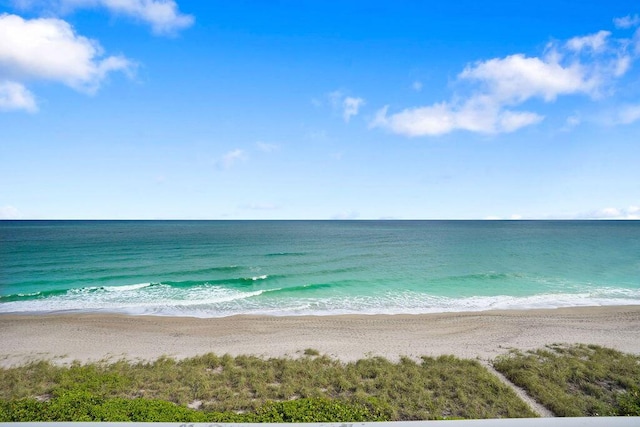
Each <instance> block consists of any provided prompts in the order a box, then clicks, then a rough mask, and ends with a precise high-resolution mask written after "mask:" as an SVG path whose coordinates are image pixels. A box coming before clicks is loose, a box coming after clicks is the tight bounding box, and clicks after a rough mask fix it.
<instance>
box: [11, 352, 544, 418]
mask: <svg viewBox="0 0 640 427" xmlns="http://www.w3.org/2000/svg"><path fill="white" fill-rule="evenodd" d="M304 353H305V355H304V356H303V357H301V358H299V359H266V360H265V359H261V358H258V357H252V356H238V357H232V356H229V355H225V356H217V355H215V354H207V355H204V356H200V357H194V358H190V359H185V360H181V361H176V360H173V359H170V358H161V359H159V360H157V361H155V362H153V363H131V362H127V361H118V362H115V363H107V362H104V363H93V364H87V365H82V364H80V363H74V364H72V365H71V366H66V367H61V366H55V365H53V364H51V363H49V362H44V361H40V362H34V363H31V364H28V365H25V366H20V367H14V368H10V369H0V421H58V420H60V421H83V420H85V421H86V420H102V421H128V420H131V421H177V422H189V421H190V422H197V421H202V422H222V421H229V422H259V421H266V422H269V421H270V422H277V421H279V422H282V421H309V422H310V421H315V422H329V421H365V420H367V421H381V420H418V419H443V418H501V417H532V416H535V414H534V413H533V412H531V410H530V409H529V408H528V407H527V406H526V404H525V403H524V402H522V401H521V400H520V399H519V398H518V397H517V396H516V395H515V393H514V392H513V391H512V390H511V389H510V388H508V387H507V386H505V385H504V384H502V383H501V382H500V381H499V380H498V379H497V378H496V377H495V376H493V375H492V374H491V373H490V372H489V371H488V370H487V369H485V368H484V367H482V366H481V365H480V364H479V363H478V362H476V361H472V360H461V359H457V358H455V357H453V356H443V357H438V358H430V357H423V358H422V359H421V361H420V362H416V361H414V360H411V359H409V358H402V359H401V360H400V361H399V362H398V363H392V362H390V361H388V360H386V359H383V358H379V357H376V358H369V359H363V360H359V361H357V362H355V363H347V364H345V363H342V362H340V361H337V360H335V359H332V358H329V357H327V356H323V355H315V354H314V353H315V351H313V350H312V349H307V350H306V351H305V352H304ZM189 406H190V407H192V408H197V409H190V408H189Z"/></svg>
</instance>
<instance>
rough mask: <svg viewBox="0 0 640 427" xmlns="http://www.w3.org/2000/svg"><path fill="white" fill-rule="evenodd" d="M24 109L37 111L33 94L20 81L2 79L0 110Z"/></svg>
mask: <svg viewBox="0 0 640 427" xmlns="http://www.w3.org/2000/svg"><path fill="white" fill-rule="evenodd" d="M12 110H24V111H28V112H30V113H33V112H36V111H37V110H38V107H37V105H36V100H35V99H34V97H33V94H32V93H31V92H29V90H28V89H27V88H26V87H24V86H23V85H21V84H20V83H16V82H11V81H4V82H3V81H0V111H12Z"/></svg>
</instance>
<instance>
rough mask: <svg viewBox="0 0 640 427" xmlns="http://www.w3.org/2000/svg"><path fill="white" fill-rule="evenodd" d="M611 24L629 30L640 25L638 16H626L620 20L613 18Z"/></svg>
mask: <svg viewBox="0 0 640 427" xmlns="http://www.w3.org/2000/svg"><path fill="white" fill-rule="evenodd" d="M613 23H614V25H615V26H616V27H617V28H631V27H636V26H638V25H640V16H638V15H637V14H636V15H633V16H631V15H627V16H623V17H622V18H614V19H613Z"/></svg>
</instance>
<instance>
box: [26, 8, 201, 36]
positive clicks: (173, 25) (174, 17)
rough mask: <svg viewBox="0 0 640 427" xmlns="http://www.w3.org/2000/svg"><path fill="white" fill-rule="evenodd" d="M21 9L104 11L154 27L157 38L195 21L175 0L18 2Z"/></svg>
mask: <svg viewBox="0 0 640 427" xmlns="http://www.w3.org/2000/svg"><path fill="white" fill-rule="evenodd" d="M14 4H15V5H16V6H17V7H19V8H21V9H33V8H39V9H45V10H48V11H50V12H54V13H59V14H68V13H71V12H73V11H75V10H77V9H87V8H105V9H107V10H109V11H110V12H112V13H114V14H119V15H125V16H129V17H132V18H134V19H138V20H140V21H143V22H145V23H147V24H149V25H151V29H152V30H153V32H154V33H156V34H174V33H175V32H177V31H179V30H182V29H184V28H187V27H190V26H191V25H193V22H194V17H193V16H192V15H185V14H183V13H180V11H179V10H178V5H177V3H176V2H175V1H174V0H55V1H43V0H17V1H14Z"/></svg>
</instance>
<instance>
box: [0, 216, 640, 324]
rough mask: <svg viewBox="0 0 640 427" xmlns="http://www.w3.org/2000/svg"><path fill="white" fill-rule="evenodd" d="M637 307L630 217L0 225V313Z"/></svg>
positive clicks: (637, 262)
mask: <svg viewBox="0 0 640 427" xmlns="http://www.w3.org/2000/svg"><path fill="white" fill-rule="evenodd" d="M623 304H640V221H0V314H2V313H22V314H28V313H29V314H35V313H52V312H56V313H57V312H113V313H127V314H134V315H164V316H195V317H222V316H231V315H237V314H262V315H275V316H282V315H332V314H348V313H354V314H399V313H434V312H451V311H478V310H491V309H526V308H553V307H572V306H598V305H623Z"/></svg>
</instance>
